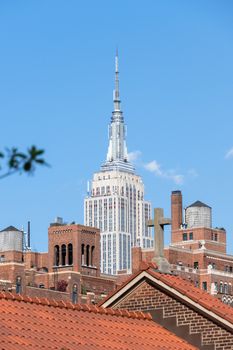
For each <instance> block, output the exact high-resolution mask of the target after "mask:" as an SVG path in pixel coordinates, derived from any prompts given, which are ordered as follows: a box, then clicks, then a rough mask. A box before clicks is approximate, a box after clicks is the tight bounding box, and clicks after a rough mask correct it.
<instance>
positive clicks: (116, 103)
mask: <svg viewBox="0 0 233 350" xmlns="http://www.w3.org/2000/svg"><path fill="white" fill-rule="evenodd" d="M120 102H121V101H120V91H119V59H118V48H117V49H116V56H115V90H114V94H113V103H114V111H120Z"/></svg>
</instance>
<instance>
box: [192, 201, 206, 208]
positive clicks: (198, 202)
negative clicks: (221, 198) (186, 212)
mask: <svg viewBox="0 0 233 350" xmlns="http://www.w3.org/2000/svg"><path fill="white" fill-rule="evenodd" d="M192 207H206V208H210V209H211V207H209V206H208V205H207V204H205V203H203V202H201V201H196V202H194V203H193V204H190V205H189V206H188V207H187V208H192Z"/></svg>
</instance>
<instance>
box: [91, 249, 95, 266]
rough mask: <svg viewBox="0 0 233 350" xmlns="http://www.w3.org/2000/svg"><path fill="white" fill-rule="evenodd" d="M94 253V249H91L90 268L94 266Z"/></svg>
mask: <svg viewBox="0 0 233 350" xmlns="http://www.w3.org/2000/svg"><path fill="white" fill-rule="evenodd" d="M94 252H95V247H94V246H92V247H91V266H94Z"/></svg>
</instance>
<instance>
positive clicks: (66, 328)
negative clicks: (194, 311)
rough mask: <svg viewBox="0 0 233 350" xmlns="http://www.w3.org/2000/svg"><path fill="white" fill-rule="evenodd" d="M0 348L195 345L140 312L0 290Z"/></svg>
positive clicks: (137, 349)
mask: <svg viewBox="0 0 233 350" xmlns="http://www.w3.org/2000/svg"><path fill="white" fill-rule="evenodd" d="M0 323H1V329H0V342H1V349H7V350H14V349H21V350H24V349H46V350H47V349H48V350H49V349H58V350H61V349H64V350H65V349H66V350H73V349H75V350H76V349H79V350H100V349H101V350H103V349H108V350H113V349H114V350H120V349H122V350H130V349H133V350H141V349H143V350H152V349H155V348H156V349H164V350H166V349H167V350H168V349H177V350H183V349H190V350H194V349H197V348H195V347H193V346H191V345H190V344H188V343H187V342H185V341H183V340H182V339H180V338H179V337H177V336H175V335H174V334H172V333H170V332H169V331H167V330H166V329H165V328H163V327H161V326H159V325H158V324H156V323H154V322H151V316H150V315H149V314H145V313H142V312H128V311H126V310H112V309H104V308H100V307H97V306H87V305H78V304H77V305H73V304H71V303H70V302H63V301H60V302H58V301H55V300H48V299H39V298H29V297H22V296H20V295H13V294H11V293H4V292H0Z"/></svg>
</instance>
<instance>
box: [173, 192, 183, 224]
mask: <svg viewBox="0 0 233 350" xmlns="http://www.w3.org/2000/svg"><path fill="white" fill-rule="evenodd" d="M171 217H172V231H174V230H179V229H180V225H182V223H183V205H182V193H181V191H172V194H171Z"/></svg>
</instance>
